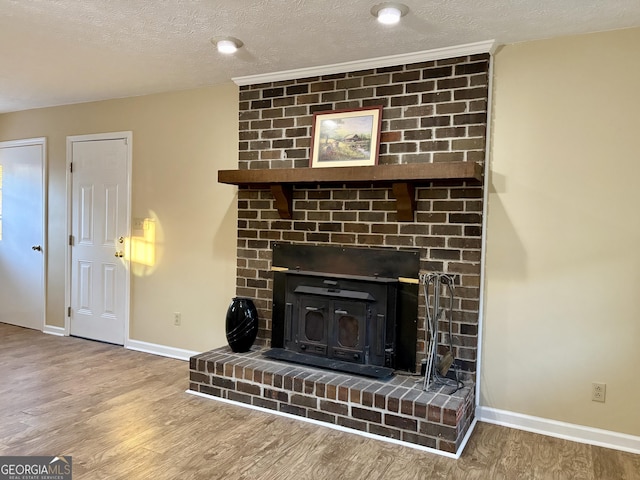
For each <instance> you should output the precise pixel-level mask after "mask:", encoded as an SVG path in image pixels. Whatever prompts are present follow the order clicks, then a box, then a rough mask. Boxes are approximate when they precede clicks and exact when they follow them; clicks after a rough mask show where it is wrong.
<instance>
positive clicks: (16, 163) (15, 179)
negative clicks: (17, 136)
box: [0, 138, 46, 330]
mask: <svg viewBox="0 0 640 480" xmlns="http://www.w3.org/2000/svg"><path fill="white" fill-rule="evenodd" d="M45 152H46V141H45V139H44V138H37V139H30V140H17V141H11V142H0V322H4V323H10V324H12V325H18V326H21V327H27V328H34V329H37V330H42V329H43V328H44V317H45V287H44V276H45V256H44V252H45V241H44V240H45V235H44V225H45V221H44V220H45V211H46V209H45V198H46V196H45V184H44V178H45V174H44V172H45Z"/></svg>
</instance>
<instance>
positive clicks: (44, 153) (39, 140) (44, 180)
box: [0, 137, 49, 332]
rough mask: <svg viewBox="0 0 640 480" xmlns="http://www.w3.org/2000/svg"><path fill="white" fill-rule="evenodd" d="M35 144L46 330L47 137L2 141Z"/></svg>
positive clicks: (8, 144) (42, 327)
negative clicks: (38, 152) (39, 180)
mask: <svg viewBox="0 0 640 480" xmlns="http://www.w3.org/2000/svg"><path fill="white" fill-rule="evenodd" d="M33 145H39V146H40V147H42V157H41V159H40V160H41V167H40V168H41V171H40V173H41V174H42V185H41V189H42V286H41V289H40V295H41V296H42V319H41V324H40V330H41V331H42V332H46V330H47V329H46V325H47V284H48V281H47V258H48V255H49V249H48V242H47V237H48V235H47V227H48V225H47V218H48V212H49V209H48V205H49V204H48V198H47V192H48V172H49V168H48V164H47V137H35V138H25V139H21V140H7V141H5V142H0V148H14V147H30V146H33Z"/></svg>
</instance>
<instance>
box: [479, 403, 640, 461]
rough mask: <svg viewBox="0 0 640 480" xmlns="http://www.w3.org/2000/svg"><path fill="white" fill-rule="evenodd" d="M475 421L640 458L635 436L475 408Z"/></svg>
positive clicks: (504, 411) (494, 409)
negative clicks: (633, 454)
mask: <svg viewBox="0 0 640 480" xmlns="http://www.w3.org/2000/svg"><path fill="white" fill-rule="evenodd" d="M476 418H477V419H478V420H479V421H481V422H486V423H493V424H495V425H502V426H504V427H510V428H516V429H518V430H525V431H527V432H532V433H539V434H541V435H547V436H549V437H556V438H562V439H563V440H570V441H572V442H579V443H586V444H589V445H595V446H598V447H605V448H612V449H614V450H621V451H623V452H629V453H637V454H640V437H636V436H634V435H627V434H624V433H618V432H612V431H609V430H601V429H598V428H592V427H585V426H583V425H576V424H573V423H566V422H559V421H557V420H549V419H548V418H541V417H533V416H531V415H525V414H522V413H516V412H510V411H507V410H498V409H496V408H490V407H478V408H477V409H476Z"/></svg>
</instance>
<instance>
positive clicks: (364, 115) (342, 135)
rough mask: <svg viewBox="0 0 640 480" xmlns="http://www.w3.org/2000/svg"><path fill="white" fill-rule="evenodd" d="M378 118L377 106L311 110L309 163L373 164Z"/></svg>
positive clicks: (374, 162) (344, 165)
mask: <svg viewBox="0 0 640 480" xmlns="http://www.w3.org/2000/svg"><path fill="white" fill-rule="evenodd" d="M381 122H382V107H381V106H377V107H370V108H369V107H368V108H359V109H356V110H333V111H329V112H316V113H314V115H313V129H312V135H311V162H310V163H311V167H314V168H315V167H358V166H366V165H376V164H377V163H378V147H379V146H380V124H381Z"/></svg>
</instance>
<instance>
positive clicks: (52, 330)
mask: <svg viewBox="0 0 640 480" xmlns="http://www.w3.org/2000/svg"><path fill="white" fill-rule="evenodd" d="M42 333H46V334H48V335H56V336H58V337H64V335H65V330H64V327H55V326H53V325H45V326H44V328H43V329H42Z"/></svg>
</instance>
